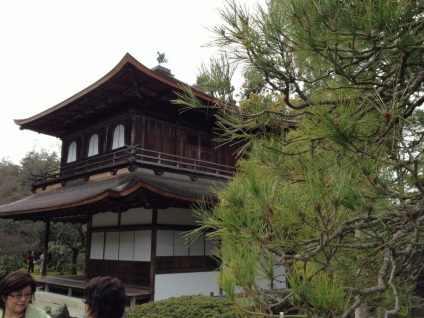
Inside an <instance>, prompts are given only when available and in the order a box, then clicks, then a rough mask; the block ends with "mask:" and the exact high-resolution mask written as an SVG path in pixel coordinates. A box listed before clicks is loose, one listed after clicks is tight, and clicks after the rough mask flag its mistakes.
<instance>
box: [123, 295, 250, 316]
mask: <svg viewBox="0 0 424 318" xmlns="http://www.w3.org/2000/svg"><path fill="white" fill-rule="evenodd" d="M125 317H127V318H138V317H143V318H162V317H168V318H194V317H208V318H237V317H240V318H241V317H244V316H242V315H241V314H240V313H239V312H238V310H237V308H236V307H235V306H234V305H233V304H232V303H231V302H230V301H229V299H227V298H222V297H207V296H182V297H172V298H169V299H166V300H160V301H156V302H151V303H146V304H142V305H137V306H134V307H131V308H129V309H127V311H126V314H125Z"/></svg>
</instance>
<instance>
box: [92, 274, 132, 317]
mask: <svg viewBox="0 0 424 318" xmlns="http://www.w3.org/2000/svg"><path fill="white" fill-rule="evenodd" d="M126 302H127V295H126V294H125V287H124V285H123V284H122V282H121V281H120V280H119V279H118V278H115V277H110V276H98V277H95V278H93V279H91V280H90V282H89V283H88V284H87V286H86V288H85V290H84V303H85V311H86V313H87V317H88V318H121V317H122V316H123V315H124V312H125V304H126Z"/></svg>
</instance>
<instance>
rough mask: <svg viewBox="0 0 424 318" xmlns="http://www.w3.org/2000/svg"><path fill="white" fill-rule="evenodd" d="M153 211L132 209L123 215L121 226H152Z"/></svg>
mask: <svg viewBox="0 0 424 318" xmlns="http://www.w3.org/2000/svg"><path fill="white" fill-rule="evenodd" d="M151 223H152V210H151V209H149V210H148V209H145V208H136V209H131V210H129V211H127V212H124V213H122V214H121V225H134V224H151Z"/></svg>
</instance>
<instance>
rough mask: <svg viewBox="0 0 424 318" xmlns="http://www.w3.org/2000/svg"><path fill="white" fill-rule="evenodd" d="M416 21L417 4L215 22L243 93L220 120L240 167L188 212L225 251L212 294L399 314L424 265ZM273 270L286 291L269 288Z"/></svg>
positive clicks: (384, 3) (329, 1)
mask: <svg viewBox="0 0 424 318" xmlns="http://www.w3.org/2000/svg"><path fill="white" fill-rule="evenodd" d="M422 12H424V2H423V1H414V0H405V1H398V0H375V1H362V0H353V1H338V0H322V1H309V0H289V1H282V0H271V1H266V4H265V5H263V6H257V7H255V9H254V10H252V11H251V12H249V10H248V9H247V8H246V7H244V6H243V5H239V4H238V3H237V2H236V1H231V0H229V1H227V2H226V5H225V7H224V8H223V9H222V10H221V12H220V13H221V17H222V20H223V23H221V24H220V25H219V26H217V27H215V28H213V31H214V33H215V36H216V37H215V41H214V44H216V45H217V46H218V47H219V48H220V49H221V51H222V52H224V53H226V54H227V56H228V61H232V62H234V63H235V65H240V64H241V65H243V68H244V70H245V80H246V81H245V84H244V85H243V87H242V88H243V90H244V91H243V92H242V93H243V96H244V99H243V100H241V101H240V103H239V105H238V107H234V108H231V107H226V108H223V109H222V110H221V111H220V112H219V113H218V116H217V120H218V129H219V130H218V132H219V140H220V141H222V142H226V143H229V144H231V145H237V146H238V148H239V149H238V150H239V155H240V158H242V159H240V160H239V162H238V167H239V170H238V173H237V174H236V175H235V176H234V178H233V180H232V181H231V182H230V183H229V185H228V187H227V188H225V189H223V190H221V191H219V192H218V193H217V194H218V197H219V199H220V200H219V204H218V205H216V206H215V207H214V208H213V210H212V211H209V210H208V209H207V208H206V207H205V206H201V205H199V207H198V208H197V213H198V215H199V216H200V218H201V219H202V221H203V228H202V229H203V230H205V231H210V230H213V232H212V233H211V234H210V235H211V236H212V237H213V238H214V239H217V240H219V241H220V242H221V249H220V251H219V252H218V253H217V256H218V257H219V258H220V259H221V261H222V262H221V263H222V266H221V271H220V274H219V276H218V281H219V284H220V286H221V288H222V289H223V290H224V291H225V292H226V293H227V294H228V295H230V296H231V297H233V300H234V301H235V302H238V303H239V305H241V306H243V301H244V304H245V305H246V310H249V311H252V312H255V313H260V314H263V315H265V316H266V315H268V316H272V315H273V314H276V313H277V312H278V308H280V306H281V304H287V303H290V304H289V305H291V306H293V307H295V308H296V309H297V310H299V311H302V312H305V313H307V314H308V315H310V316H316V317H324V316H325V317H339V316H342V317H350V316H351V315H352V314H353V311H354V310H355V309H356V308H358V307H359V306H363V305H365V306H369V311H370V312H371V314H374V313H375V312H376V311H377V308H378V310H381V311H383V312H384V313H385V315H386V316H391V315H401V314H402V315H403V314H404V313H405V312H407V311H408V309H409V306H410V304H411V302H410V300H409V298H410V291H411V288H410V287H411V286H413V285H414V282H415V281H416V279H417V277H421V279H422V276H423V274H422V273H421V272H420V271H421V268H422V266H421V264H422V263H423V261H424V258H423V257H424V256H423V255H424V250H423V246H424V244H423V243H424V242H423V238H422V235H421V234H420V233H422V231H423V230H424V221H423V219H422V211H423V209H424V204H423V202H424V186H423V157H422V155H423V149H424V147H423V140H424V138H423V137H424V129H423V127H424V125H423V123H424V121H423V115H422V111H420V110H419V108H420V107H421V106H422V105H423V104H424V99H423V97H422V90H423V85H424V76H423V71H422V70H423V69H424V60H423V58H422V56H424V46H423V45H422V41H423V38H424V29H423V27H422V26H423V24H424V21H423V19H424V16H423V14H422ZM215 75H217V76H219V74H215ZM215 75H214V74H212V73H209V77H208V78H207V81H208V82H213V83H220V82H221V81H220V79H219V78H212V77H213V76H215ZM184 102H185V105H187V106H189V107H190V104H191V107H194V108H195V107H205V106H204V105H203V106H202V105H198V104H195V103H194V102H192V101H190V99H189V98H186V99H185V100H184ZM298 264H302V266H303V268H302V271H300V270H299V268H297V266H298ZM282 267H284V269H285V271H286V274H287V276H288V277H290V279H291V280H292V281H291V282H292V285H293V286H292V288H285V289H284V288H277V287H278V286H281V284H279V283H281V282H283V281H284V278H283V277H281V268H282ZM300 273H301V274H302V279H300V278H299V275H300ZM259 281H262V283H263V282H264V281H265V282H267V287H263V284H262V285H261V284H259V283H258V282H259ZM303 282H304V284H303ZM238 294H241V295H242V296H243V297H240V298H239V297H236V295H238ZM241 300H243V301H241Z"/></svg>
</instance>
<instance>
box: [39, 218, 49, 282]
mask: <svg viewBox="0 0 424 318" xmlns="http://www.w3.org/2000/svg"><path fill="white" fill-rule="evenodd" d="M49 236H50V221H46V229H45V232H44V256H43V257H44V258H43V263H42V265H43V267H42V268H41V276H46V273H47V271H46V268H47V252H48V250H49Z"/></svg>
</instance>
